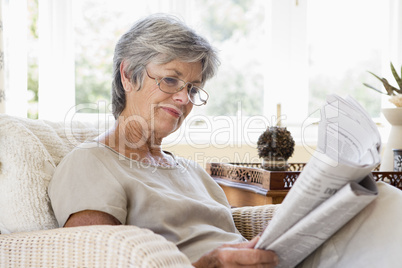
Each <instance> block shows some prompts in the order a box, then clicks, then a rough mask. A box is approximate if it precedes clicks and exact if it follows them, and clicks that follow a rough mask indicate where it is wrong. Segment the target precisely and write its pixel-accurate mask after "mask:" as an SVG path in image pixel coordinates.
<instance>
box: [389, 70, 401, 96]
mask: <svg viewBox="0 0 402 268" xmlns="http://www.w3.org/2000/svg"><path fill="white" fill-rule="evenodd" d="M391 71H392V75H393V76H394V78H395V81H396V82H397V83H398V86H399V88H400V89H399V90H397V92H398V93H399V94H402V77H399V75H398V73H397V72H396V70H395V67H394V65H393V64H392V62H391ZM401 76H402V67H401Z"/></svg>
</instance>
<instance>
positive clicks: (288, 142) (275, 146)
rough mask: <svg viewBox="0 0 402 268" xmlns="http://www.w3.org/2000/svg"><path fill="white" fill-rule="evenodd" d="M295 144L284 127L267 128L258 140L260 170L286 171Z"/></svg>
mask: <svg viewBox="0 0 402 268" xmlns="http://www.w3.org/2000/svg"><path fill="white" fill-rule="evenodd" d="M294 146H295V142H294V140H293V137H292V135H291V134H290V132H289V131H288V130H287V129H286V127H280V126H274V127H268V128H267V129H266V130H265V131H264V132H263V133H262V134H261V136H260V137H259V138H258V141H257V149H258V156H259V157H260V158H262V168H264V169H267V170H273V171H277V170H286V169H287V168H288V159H289V157H291V156H292V154H293V151H294Z"/></svg>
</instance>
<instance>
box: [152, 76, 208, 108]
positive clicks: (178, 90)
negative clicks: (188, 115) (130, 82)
mask: <svg viewBox="0 0 402 268" xmlns="http://www.w3.org/2000/svg"><path fill="white" fill-rule="evenodd" d="M145 72H146V73H147V75H148V77H149V78H151V79H153V80H155V82H156V84H157V85H158V88H159V90H160V91H162V92H163V93H166V94H175V93H177V92H180V91H182V90H183V89H184V88H185V87H186V86H187V85H191V88H188V89H187V96H188V100H189V101H190V102H191V103H192V104H193V105H195V106H201V105H206V104H207V101H208V99H209V94H208V92H206V91H205V90H204V89H202V88H200V87H197V86H194V85H193V84H192V83H191V82H186V81H183V80H181V79H180V78H176V77H170V76H164V77H162V78H161V79H159V81H158V78H154V77H152V76H150V75H149V73H148V70H147V69H145ZM165 78H171V79H177V80H179V81H181V82H183V83H184V85H183V86H182V87H180V88H178V89H177V91H175V92H166V91H163V90H162V89H161V81H162V80H163V79H165ZM193 87H195V88H198V89H200V90H202V91H203V92H205V94H207V99H206V100H205V101H204V103H201V104H195V103H194V102H193V101H192V100H191V98H190V94H189V92H190V90H191V89H192V88H193Z"/></svg>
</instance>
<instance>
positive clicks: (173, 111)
mask: <svg viewBox="0 0 402 268" xmlns="http://www.w3.org/2000/svg"><path fill="white" fill-rule="evenodd" d="M161 108H162V109H163V110H164V111H165V112H167V113H168V114H170V115H172V116H174V117H176V118H178V117H180V116H182V114H183V113H182V112H181V111H179V110H177V109H174V108H170V107H161Z"/></svg>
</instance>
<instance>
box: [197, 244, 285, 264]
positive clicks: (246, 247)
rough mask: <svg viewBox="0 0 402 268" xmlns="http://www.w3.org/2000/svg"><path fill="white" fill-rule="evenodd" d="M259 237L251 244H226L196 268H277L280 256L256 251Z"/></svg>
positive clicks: (203, 258)
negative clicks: (255, 247)
mask: <svg viewBox="0 0 402 268" xmlns="http://www.w3.org/2000/svg"><path fill="white" fill-rule="evenodd" d="M258 239H259V237H255V238H254V239H253V240H251V241H249V242H243V243H239V244H225V245H223V246H221V247H219V248H217V249H214V250H212V251H210V252H208V253H206V254H205V255H204V256H202V257H201V258H200V259H199V260H198V261H197V262H195V263H193V266H194V267H197V268H201V267H205V268H210V267H211V268H212V267H214V268H215V267H243V266H245V267H267V268H271V267H275V266H277V265H278V263H279V259H278V256H277V255H276V254H275V252H273V251H269V250H262V249H254V246H255V245H256V244H257V241H258Z"/></svg>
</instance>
